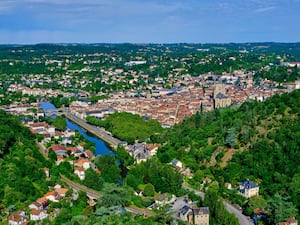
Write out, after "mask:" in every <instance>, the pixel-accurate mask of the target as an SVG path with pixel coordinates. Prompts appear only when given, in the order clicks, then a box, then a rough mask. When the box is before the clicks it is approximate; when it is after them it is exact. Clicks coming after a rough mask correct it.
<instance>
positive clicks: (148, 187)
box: [144, 184, 155, 197]
mask: <svg viewBox="0 0 300 225" xmlns="http://www.w3.org/2000/svg"><path fill="white" fill-rule="evenodd" d="M154 194H155V189H154V186H153V185H152V184H146V185H145V188H144V195H145V196H149V197H153V196H154Z"/></svg>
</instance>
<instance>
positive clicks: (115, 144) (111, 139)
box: [64, 111, 121, 150]
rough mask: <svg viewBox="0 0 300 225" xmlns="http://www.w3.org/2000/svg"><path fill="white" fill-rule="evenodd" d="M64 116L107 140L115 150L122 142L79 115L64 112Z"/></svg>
mask: <svg viewBox="0 0 300 225" xmlns="http://www.w3.org/2000/svg"><path fill="white" fill-rule="evenodd" d="M64 116H65V117H66V118H67V119H69V120H71V121H73V122H74V123H76V124H78V125H79V126H80V127H82V128H83V129H85V130H87V131H88V132H90V133H91V134H93V135H95V136H96V137H98V138H100V139H101V140H103V141H105V142H106V143H107V144H109V146H110V147H111V148H112V149H113V150H115V149H116V148H117V147H118V145H119V144H120V143H121V141H120V140H118V139H117V138H114V137H112V136H110V135H109V134H107V133H106V132H105V130H101V129H100V128H98V127H96V126H93V125H90V124H88V123H87V122H85V121H84V120H82V119H80V118H78V117H77V116H74V115H73V114H71V113H68V112H66V111H65V112H64Z"/></svg>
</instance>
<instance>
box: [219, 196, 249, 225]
mask: <svg viewBox="0 0 300 225" xmlns="http://www.w3.org/2000/svg"><path fill="white" fill-rule="evenodd" d="M224 204H225V206H226V209H227V210H228V211H229V212H231V213H233V214H234V215H235V216H236V217H237V218H238V219H239V222H240V224H242V225H253V223H251V222H250V221H249V219H248V218H247V217H246V216H245V215H244V214H242V213H241V212H240V210H238V209H237V208H236V207H234V206H233V205H231V204H229V203H228V202H225V201H224Z"/></svg>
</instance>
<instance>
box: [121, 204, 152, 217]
mask: <svg viewBox="0 0 300 225" xmlns="http://www.w3.org/2000/svg"><path fill="white" fill-rule="evenodd" d="M125 210H126V211H127V212H130V213H133V214H138V215H144V216H154V215H155V214H154V212H152V211H151V210H149V209H142V208H138V207H136V206H127V207H125Z"/></svg>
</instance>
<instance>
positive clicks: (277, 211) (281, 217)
mask: <svg viewBox="0 0 300 225" xmlns="http://www.w3.org/2000/svg"><path fill="white" fill-rule="evenodd" d="M267 212H268V214H269V217H268V222H269V223H270V224H276V223H279V222H282V221H285V219H286V218H290V217H294V216H296V215H297V212H298V210H297V209H296V207H295V206H294V205H293V203H292V202H290V201H289V199H288V198H287V197H283V196H281V195H279V194H278V193H276V194H275V195H274V196H273V197H272V198H271V199H269V201H268V207H267Z"/></svg>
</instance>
